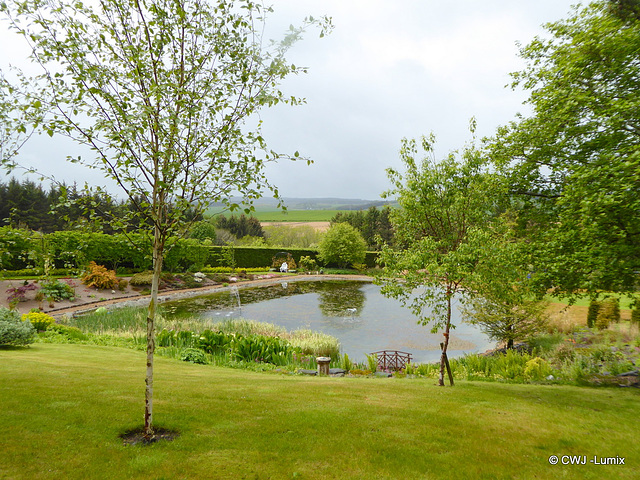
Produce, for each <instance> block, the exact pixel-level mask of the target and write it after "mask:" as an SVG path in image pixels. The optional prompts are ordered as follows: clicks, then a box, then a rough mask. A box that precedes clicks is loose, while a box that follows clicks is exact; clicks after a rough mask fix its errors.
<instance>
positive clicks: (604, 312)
mask: <svg viewBox="0 0 640 480" xmlns="http://www.w3.org/2000/svg"><path fill="white" fill-rule="evenodd" d="M618 322H620V303H619V302H618V299H617V298H607V299H606V300H603V301H602V302H601V303H600V308H599V310H598V316H597V318H596V327H597V328H598V329H599V330H604V329H606V328H608V327H609V325H610V324H611V323H618Z"/></svg>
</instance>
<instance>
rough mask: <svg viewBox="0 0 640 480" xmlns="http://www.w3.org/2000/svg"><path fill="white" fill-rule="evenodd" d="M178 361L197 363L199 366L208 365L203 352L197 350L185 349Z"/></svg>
mask: <svg viewBox="0 0 640 480" xmlns="http://www.w3.org/2000/svg"><path fill="white" fill-rule="evenodd" d="M180 360H182V361H183V362H191V363H199V364H201V365H206V364H207V363H209V362H208V361H207V356H206V355H205V354H204V352H203V351H202V350H198V349H197V348H185V349H184V350H183V351H182V354H181V355H180Z"/></svg>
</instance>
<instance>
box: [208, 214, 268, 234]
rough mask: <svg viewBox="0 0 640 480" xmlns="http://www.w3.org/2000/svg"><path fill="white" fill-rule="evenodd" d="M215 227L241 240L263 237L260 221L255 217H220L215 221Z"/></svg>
mask: <svg viewBox="0 0 640 480" xmlns="http://www.w3.org/2000/svg"><path fill="white" fill-rule="evenodd" d="M216 226H217V227H218V228H222V229H224V230H228V231H229V232H231V233H232V234H233V235H234V236H235V237H236V238H243V237H246V236H251V237H264V231H263V230H262V225H260V221H259V220H258V219H257V218H255V217H247V216H246V215H244V214H243V215H240V216H239V217H236V216H234V215H232V216H230V217H225V216H222V215H221V216H219V217H218V219H217V221H216Z"/></svg>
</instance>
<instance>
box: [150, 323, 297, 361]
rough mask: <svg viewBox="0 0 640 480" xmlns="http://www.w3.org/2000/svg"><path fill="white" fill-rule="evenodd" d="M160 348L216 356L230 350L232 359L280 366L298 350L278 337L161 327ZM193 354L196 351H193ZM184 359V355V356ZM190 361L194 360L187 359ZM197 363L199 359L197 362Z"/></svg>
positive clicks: (158, 342)
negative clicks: (196, 331) (171, 348)
mask: <svg viewBox="0 0 640 480" xmlns="http://www.w3.org/2000/svg"><path fill="white" fill-rule="evenodd" d="M156 342H157V345H158V346H159V347H179V348H187V349H188V350H196V351H198V352H200V353H202V355H203V357H204V353H208V354H212V355H216V354H218V355H219V354H226V353H229V354H230V355H231V357H232V358H233V359H235V360H240V361H249V362H263V363H273V364H276V365H281V364H283V363H285V359H286V358H287V357H288V356H290V355H291V354H293V353H294V352H298V353H300V349H298V348H294V347H292V346H291V345H290V344H289V342H287V341H286V340H282V339H280V338H277V337H265V336H263V335H247V336H245V335H240V334H237V335H232V334H227V333H224V332H213V331H211V330H205V331H204V332H202V333H201V334H200V335H198V334H196V333H193V332H190V331H178V332H175V331H173V330H162V331H161V332H160V333H158V335H157V337H156ZM194 355H195V354H194ZM183 360H184V358H183ZM188 361H193V360H188ZM196 363H198V362H196Z"/></svg>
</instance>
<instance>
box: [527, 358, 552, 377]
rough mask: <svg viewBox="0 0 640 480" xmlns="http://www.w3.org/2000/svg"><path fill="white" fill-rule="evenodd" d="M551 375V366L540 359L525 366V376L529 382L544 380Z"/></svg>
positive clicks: (533, 359) (533, 360)
mask: <svg viewBox="0 0 640 480" xmlns="http://www.w3.org/2000/svg"><path fill="white" fill-rule="evenodd" d="M550 374H551V366H550V365H549V363H548V362H547V361H546V360H544V359H542V358H540V357H535V358H532V359H531V360H529V361H528V362H527V363H526V364H525V367H524V376H525V377H526V378H528V379H529V380H533V381H540V380H544V379H545V378H547V376H549V375H550Z"/></svg>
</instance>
